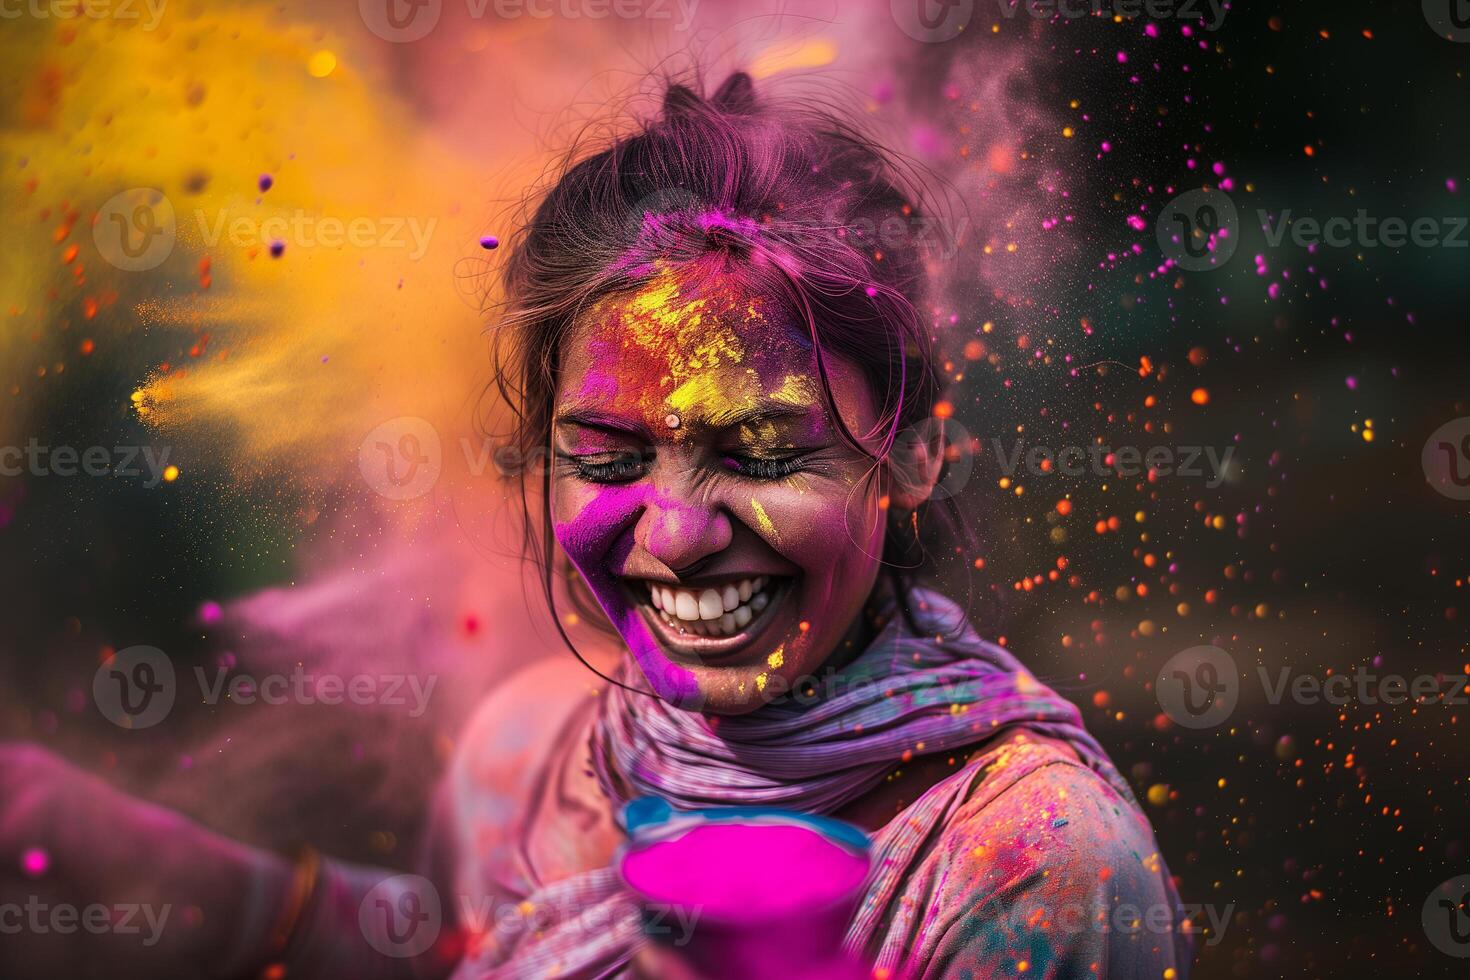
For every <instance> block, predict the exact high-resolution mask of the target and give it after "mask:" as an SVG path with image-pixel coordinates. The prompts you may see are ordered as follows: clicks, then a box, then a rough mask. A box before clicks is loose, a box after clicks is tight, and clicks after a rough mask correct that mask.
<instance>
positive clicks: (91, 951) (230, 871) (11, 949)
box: [0, 743, 291, 980]
mask: <svg viewBox="0 0 1470 980" xmlns="http://www.w3.org/2000/svg"><path fill="white" fill-rule="evenodd" d="M290 884H291V869H290V867H289V865H288V864H287V862H286V861H284V860H283V859H281V858H279V857H276V856H274V855H271V854H266V853H263V852H260V851H255V850H252V849H250V848H247V847H245V846H244V845H241V844H239V843H236V842H234V841H231V840H228V839H227V838H224V837H221V836H219V835H217V834H214V833H211V832H210V831H208V830H205V829H204V828H203V827H200V826H199V825H198V824H195V823H193V822H192V821H190V820H188V819H187V818H185V817H184V816H182V815H180V814H178V813H175V812H173V811H171V810H166V809H164V808H162V807H158V806H155V805H153V804H150V803H146V802H143V801H140V800H136V799H133V798H132V797H129V796H127V795H126V794H123V793H121V792H119V791H117V790H115V789H113V788H112V787H111V786H109V785H108V784H107V783H105V782H103V781H102V780H101V779H98V778H97V777H95V776H91V775H88V774H86V773H84V772H82V771H81V770H79V769H77V768H76V767H74V766H72V765H70V764H69V763H67V762H65V761H63V760H61V759H59V758H57V757H56V756H54V755H52V754H50V753H48V752H46V751H45V750H43V749H40V748H38V747H35V746H28V745H20V744H14V743H10V744H5V743H0V975H4V976H6V977H15V978H26V977H58V976H65V977H75V978H78V980H81V978H87V977H131V976H138V977H145V976H146V977H175V976H177V977H206V978H207V977H219V978H232V977H233V976H236V975H239V974H240V973H241V971H249V972H252V973H253V972H254V971H255V970H257V969H258V968H259V967H260V966H261V965H263V963H264V961H265V956H266V955H267V953H268V950H267V948H266V943H267V935H268V933H269V930H270V929H271V928H272V926H274V925H275V919H274V916H275V915H276V911H277V909H278V908H279V907H280V905H281V903H282V902H284V897H285V895H286V894H287V893H288V890H289V888H290ZM252 903H254V904H253V906H252Z"/></svg>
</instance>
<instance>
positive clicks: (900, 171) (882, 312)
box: [494, 73, 963, 637]
mask: <svg viewBox="0 0 1470 980" xmlns="http://www.w3.org/2000/svg"><path fill="white" fill-rule="evenodd" d="M905 183H908V184H909V186H910V188H911V193H910V194H907V195H906V194H905V193H904V192H903V190H901V189H900V188H901V185H903V184H905ZM919 186H920V185H919V184H918V183H917V182H916V181H915V180H914V179H913V177H912V175H911V174H909V173H908V171H906V170H905V168H904V167H903V166H902V165H901V164H899V163H898V162H897V161H896V160H895V159H894V158H893V157H892V156H890V155H889V154H887V153H886V152H885V151H883V150H882V149H881V148H880V147H879V146H878V145H876V144H875V143H874V142H873V141H872V140H870V139H867V138H865V137H864V136H863V135H861V134H860V132H859V131H858V130H857V128H856V127H854V126H852V125H850V124H848V123H846V122H844V121H843V120H842V118H841V117H840V116H839V115H838V114H837V113H835V112H833V111H831V110H829V109H819V108H810V107H798V106H796V105H792V104H770V103H767V102H765V101H763V100H761V99H758V98H757V97H756V93H755V88H754V85H753V83H752V81H751V78H750V76H749V75H747V74H744V73H736V74H734V75H731V76H730V77H729V78H728V79H727V80H726V81H725V82H724V84H722V85H721V86H720V87H719V88H718V89H717V90H716V91H715V93H714V94H713V95H712V96H709V97H708V98H704V97H702V96H701V95H699V94H697V93H696V92H695V90H694V88H691V87H690V86H689V85H685V84H679V83H669V84H668V85H667V88H666V91H665V93H664V97H663V104H662V110H661V112H660V114H659V116H658V117H657V118H656V119H653V120H651V121H648V122H646V123H644V124H643V125H642V126H641V128H640V130H639V131H638V132H636V133H635V134H633V135H630V136H625V137H623V138H619V139H616V140H614V141H613V142H612V143H611V145H609V146H607V147H606V148H605V149H602V150H601V151H600V152H597V153H595V154H593V155H591V156H587V157H586V158H585V159H581V160H578V161H574V160H573V159H572V155H570V154H569V156H568V158H567V160H566V161H565V162H564V163H563V166H562V168H561V171H560V175H559V176H557V177H556V178H555V179H554V183H553V184H552V186H551V187H550V189H549V190H548V191H547V192H546V193H545V194H544V196H542V197H541V198H540V200H539V203H538V204H536V206H535V209H534V212H533V213H532V214H531V215H530V217H529V220H527V221H524V222H523V223H522V224H521V227H520V228H519V229H518V230H517V231H516V232H515V233H514V234H513V236H512V237H511V238H510V239H509V241H508V257H507V259H506V265H505V267H504V270H503V273H502V285H503V292H504V298H503V304H504V305H503V307H502V308H501V309H500V311H499V322H498V325H497V327H496V333H497V337H496V340H497V343H496V344H495V345H494V346H495V358H496V360H495V369H496V372H495V373H496V384H497V386H498V388H499V392H500V394H501V396H502V398H503V401H504V402H505V403H506V404H507V405H508V406H510V408H511V410H512V411H513V412H514V427H515V428H514V433H513V437H512V438H513V441H514V443H515V445H516V448H517V449H518V450H519V451H520V452H521V458H523V459H526V458H533V454H536V453H545V452H546V448H547V446H548V444H549V442H550V438H551V421H552V412H553V402H554V399H555V395H556V386H557V371H558V364H559V358H560V352H561V346H562V343H563V341H564V339H565V338H566V336H567V335H568V332H569V331H570V330H571V328H572V326H573V324H574V321H575V320H576V318H577V316H578V314H579V313H581V312H582V311H584V310H586V309H587V308H589V307H590V306H591V305H592V304H594V303H595V302H596V301H598V300H599V299H601V298H603V297H605V296H609V295H613V294H617V293H622V292H626V291H630V290H634V289H636V288H638V287H639V286H640V285H642V284H643V283H645V282H647V281H648V280H649V279H651V278H652V277H653V276H654V275H655V274H656V272H657V271H658V270H659V269H661V268H667V267H670V266H673V267H680V268H683V267H687V266H692V267H694V268H695V269H696V271H698V270H708V271H717V272H719V273H720V274H722V275H731V274H734V275H740V276H742V277H745V278H746V279H747V281H748V282H749V283H750V284H751V285H752V286H754V287H756V288H761V289H765V290H768V291H770V293H771V294H772V295H775V296H779V297H783V298H784V299H786V300H787V301H788V304H789V307H790V313H791V314H792V316H793V318H794V321H795V323H797V324H798V325H801V326H805V328H806V329H807V330H808V331H809V332H810V336H811V340H812V344H813V346H814V348H815V352H816V355H817V363H818V368H819V374H820V378H821V383H822V388H823V391H824V392H825V394H826V397H827V401H828V405H829V406H833V401H832V392H831V389H830V385H829V380H828V376H827V370H826V365H827V363H829V361H830V358H832V357H839V358H844V359H846V360H847V361H848V362H850V363H851V364H853V365H855V366H857V367H859V368H860V369H861V370H862V372H863V374H864V376H865V377H866V379H867V381H868V382H869V384H870V386H871V389H872V392H873V394H874V396H875V399H876V403H877V405H878V411H879V419H880V423H879V428H878V429H877V430H875V433H874V434H875V435H879V434H881V436H882V438H881V440H879V444H880V448H879V449H878V451H877V452H876V453H874V452H871V451H869V450H868V449H865V448H864V447H863V446H862V444H861V443H860V442H859V440H858V438H857V435H856V434H854V433H852V432H850V431H848V429H847V426H846V424H845V423H844V422H843V420H842V419H841V418H840V416H839V415H838V413H837V412H836V411H835V407H834V409H833V411H832V416H833V419H834V424H835V425H837V427H838V429H839V432H840V433H841V435H842V437H843V438H844V439H846V440H848V441H849V442H851V443H852V444H853V445H854V446H856V447H857V448H859V449H860V450H862V451H863V452H865V453H867V454H868V455H869V456H870V457H871V458H873V459H874V462H875V464H876V463H877V462H878V461H880V460H881V459H882V458H883V457H884V456H885V455H886V454H887V453H888V452H889V451H890V450H891V449H892V447H893V444H894V441H895V439H896V438H897V437H898V436H899V434H900V433H901V432H905V431H907V430H913V429H922V428H923V427H924V424H925V423H926V422H928V421H929V420H930V419H931V418H932V415H933V412H934V407H935V404H936V402H937V401H938V400H939V398H940V397H941V393H942V387H943V385H942V378H941V374H940V372H939V370H938V367H937V365H936V363H935V359H936V354H935V347H934V338H933V336H932V333H931V329H930V327H929V326H928V324H927V318H926V317H925V316H924V315H923V314H922V313H921V312H920V311H921V309H922V307H923V304H924V302H925V298H926V293H927V291H928V290H927V279H928V277H927V274H926V271H925V255H924V254H923V253H924V251H925V247H924V243H923V241H922V236H916V235H912V234H902V233H900V234H896V235H883V236H879V235H877V234H876V232H877V230H879V229H884V228H890V229H891V228H894V227H895V225H894V224H893V223H894V222H902V225H901V226H897V227H900V228H901V229H902V228H911V227H915V226H916V225H917V223H918V222H920V221H921V220H922V219H921V215H920V210H919V207H918V201H919V199H920V198H921V194H920V193H919V192H918V188H919ZM875 471H876V465H875ZM542 490H543V492H544V493H545V497H544V498H543V501H542V508H541V509H542V513H541V517H540V520H539V522H538V520H537V519H536V518H535V517H534V516H533V513H532V511H533V508H532V506H531V503H530V500H529V498H528V497H527V495H526V488H525V485H524V484H523V485H522V502H523V504H524V505H525V508H526V510H525V516H526V527H525V530H526V535H527V545H528V550H529V551H530V553H531V554H532V555H534V556H535V557H536V558H537V560H538V561H539V562H540V563H541V565H542V572H543V576H542V577H543V585H544V589H545V592H546V598H547V601H548V602H549V603H551V605H552V610H553V618H555V616H554V612H555V601H554V595H553V574H552V561H551V559H552V556H553V553H554V545H553V539H552V535H551V527H550V508H549V500H550V473H549V468H547V470H546V472H545V474H544V477H543V486H542ZM949 503H951V504H952V501H951V502H949ZM950 523H951V524H953V525H954V526H953V527H952V528H951V530H953V531H959V532H960V533H963V522H962V521H958V520H951V521H950ZM538 524H539V527H538ZM889 525H890V526H889V534H888V535H887V541H888V544H887V545H886V546H885V550H884V559H885V563H886V564H887V566H888V568H889V569H890V570H891V571H892V573H893V574H894V576H895V584H897V585H898V586H899V589H898V592H899V595H900V597H902V596H904V595H905V594H906V592H907V588H906V587H905V584H904V581H903V578H902V576H903V574H904V572H905V571H913V570H915V569H917V568H918V567H920V566H921V565H922V564H923V560H922V555H923V548H922V546H920V545H919V544H918V540H917V529H918V521H917V519H916V517H915V516H914V515H913V514H911V513H906V514H898V513H896V512H895V511H894V510H892V509H891V510H890V511H889ZM915 555H918V556H919V557H918V558H916V557H915ZM900 605H901V606H905V605H906V604H905V603H903V602H902V601H901V602H900ZM557 628H558V629H559V630H560V629H561V624H560V622H559V621H558V622H557ZM563 636H564V637H565V633H564V632H563Z"/></svg>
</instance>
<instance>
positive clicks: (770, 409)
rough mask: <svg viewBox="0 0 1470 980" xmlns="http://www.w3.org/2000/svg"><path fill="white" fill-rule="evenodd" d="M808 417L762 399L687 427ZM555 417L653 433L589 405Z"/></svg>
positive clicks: (620, 431) (619, 431)
mask: <svg viewBox="0 0 1470 980" xmlns="http://www.w3.org/2000/svg"><path fill="white" fill-rule="evenodd" d="M808 417H809V412H808V409H806V408H803V407H802V406H800V405H787V404H783V403H780V402H764V403H762V404H758V405H752V406H749V407H746V408H736V409H726V410H724V411H720V412H715V413H713V414H711V415H708V416H706V417H704V418H702V419H696V420H692V421H691V422H690V427H691V428H694V427H698V428H703V429H712V430H715V431H723V430H727V429H735V428H739V427H740V426H744V425H751V426H756V425H760V424H761V423H764V422H781V421H787V420H791V419H805V418H808ZM555 421H556V423H557V424H558V425H575V426H579V427H581V428H584V429H594V430H597V431H599V432H608V433H611V434H613V435H619V436H637V437H639V438H643V439H652V438H653V433H652V432H651V431H650V430H649V428H648V426H646V425H644V424H643V423H642V422H639V421H637V420H636V419H629V418H626V417H625V416H622V415H613V414H609V413H607V412H601V411H598V410H597V409H595V408H590V407H574V408H570V409H568V410H566V411H565V412H560V413H558V414H557V416H556V419H555Z"/></svg>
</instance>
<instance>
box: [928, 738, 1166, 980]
mask: <svg viewBox="0 0 1470 980" xmlns="http://www.w3.org/2000/svg"><path fill="white" fill-rule="evenodd" d="M979 761H980V762H981V763H982V765H983V766H984V769H983V776H982V777H981V778H980V779H978V780H977V781H976V782H975V784H974V785H973V787H972V788H971V791H970V793H969V795H968V796H967V797H966V798H965V800H964V802H963V803H962V804H961V805H960V806H959V807H957V808H956V809H955V811H954V812H953V814H952V815H951V817H950V819H949V820H947V821H946V823H945V826H944V828H943V829H942V830H941V831H940V833H939V835H938V838H937V840H936V842H935V846H934V848H933V850H932V851H931V852H930V854H929V855H928V860H927V861H926V864H928V865H929V871H930V874H929V876H927V877H928V885H929V887H931V888H932V889H933V890H934V892H935V893H936V894H935V895H934V897H935V898H936V899H937V901H936V903H935V907H936V908H938V909H942V911H941V912H940V913H939V914H938V915H937V916H936V917H935V920H934V921H933V922H932V923H931V930H929V935H928V936H927V937H926V938H927V940H928V942H926V943H925V945H928V946H929V949H930V969H931V970H933V969H934V968H936V967H939V968H940V969H939V970H938V972H935V973H934V974H933V975H948V973H947V972H946V971H949V970H951V969H953V970H960V971H963V970H965V969H969V970H975V971H978V972H977V974H976V975H984V974H985V972H986V971H987V970H988V969H990V968H991V967H993V966H994V967H998V966H1000V965H1001V964H1004V963H1010V964H1012V965H1014V963H1016V962H1020V961H1022V960H1028V961H1030V962H1031V963H1033V964H1035V965H1036V966H1038V967H1039V966H1042V963H1041V960H1042V958H1043V954H1044V957H1045V960H1046V962H1047V963H1048V966H1047V967H1045V968H1042V969H1040V970H1038V975H1040V976H1071V975H1079V976H1087V975H1097V974H1098V971H1099V970H1101V971H1102V973H1103V975H1109V976H1113V975H1116V976H1145V975H1146V976H1152V977H1157V976H1163V975H1165V974H1164V973H1163V970H1164V969H1165V968H1167V967H1174V968H1175V969H1176V974H1175V975H1178V976H1183V967H1184V966H1187V954H1186V950H1187V947H1185V946H1183V945H1182V938H1181V936H1180V933H1179V919H1178V915H1179V908H1178V899H1177V896H1176V895H1175V893H1174V891H1173V887H1172V885H1171V884H1170V882H1169V877H1168V874H1169V872H1168V869H1167V868H1166V867H1165V865H1164V862H1163V859H1162V857H1161V855H1160V853H1159V849H1158V844H1157V843H1156V841H1155V839H1154V835H1153V830H1152V828H1151V827H1150V826H1149V823H1148V820H1147V819H1146V818H1145V817H1144V815H1143V814H1142V813H1141V812H1140V811H1139V809H1138V808H1137V806H1136V805H1135V804H1134V802H1133V801H1132V800H1131V799H1129V798H1127V797H1125V796H1124V795H1123V794H1122V793H1120V792H1119V791H1118V790H1117V789H1116V788H1115V787H1114V786H1112V785H1111V784H1110V783H1109V782H1108V781H1107V780H1106V779H1104V778H1103V777H1102V776H1100V775H1098V774H1097V773H1096V772H1094V771H1093V770H1092V769H1091V768H1089V767H1088V766H1086V765H1085V764H1083V763H1082V762H1081V761H1079V760H1078V759H1077V758H1076V756H1074V755H1072V754H1071V752H1070V751H1069V750H1067V749H1066V748H1065V747H1063V746H1061V745H1059V744H1053V743H1046V742H1043V741H1030V740H1026V741H1023V742H1020V743H1015V742H1012V743H1010V744H1008V745H1004V746H1001V747H998V748H996V749H994V750H991V751H988V752H987V753H985V755H984V756H982V757H981V759H980V760H979ZM1155 968H1157V969H1155ZM926 972H927V971H926Z"/></svg>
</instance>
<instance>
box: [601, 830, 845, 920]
mask: <svg viewBox="0 0 1470 980" xmlns="http://www.w3.org/2000/svg"><path fill="white" fill-rule="evenodd" d="M622 871H623V879H624V880H625V881H627V883H628V885H629V886H630V887H631V888H633V890H634V891H636V892H638V893H639V894H641V895H642V896H643V897H644V898H646V899H648V900H650V901H653V902H662V903H666V904H669V905H676V906H683V907H694V908H699V909H701V910H702V913H703V914H704V915H707V916H711V917H714V918H717V919H719V920H722V921H726V922H729V921H737V922H739V921H744V922H757V921H769V920H771V919H779V918H782V917H785V916H788V915H792V914H799V913H801V912H805V911H811V910H816V909H821V908H824V907H826V906H829V905H831V904H833V903H835V902H838V901H840V900H842V899H844V898H847V897H850V896H852V895H853V894H854V893H855V892H856V890H857V889H858V887H859V886H860V885H861V884H862V882H863V879H864V878H865V877H866V876H867V873H868V859H867V857H866V856H865V855H862V854H856V853H853V852H852V851H850V850H848V849H846V848H844V847H841V846H840V845H838V844H834V843H833V842H831V841H829V840H827V839H826V838H825V837H823V836H822V835H821V834H819V833H817V832H816V831H813V830H810V829H808V828H806V827H800V826H794V825H791V824H759V823H710V824H705V825H703V826H699V827H695V828H694V829H693V830H690V831H689V832H687V833H685V834H684V835H682V836H680V837H677V838H675V839H673V840H667V841H659V842H657V843H654V844H650V845H648V846H647V847H642V848H638V849H635V850H632V851H629V852H628V853H627V854H626V855H625V856H624V857H623V862H622Z"/></svg>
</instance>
